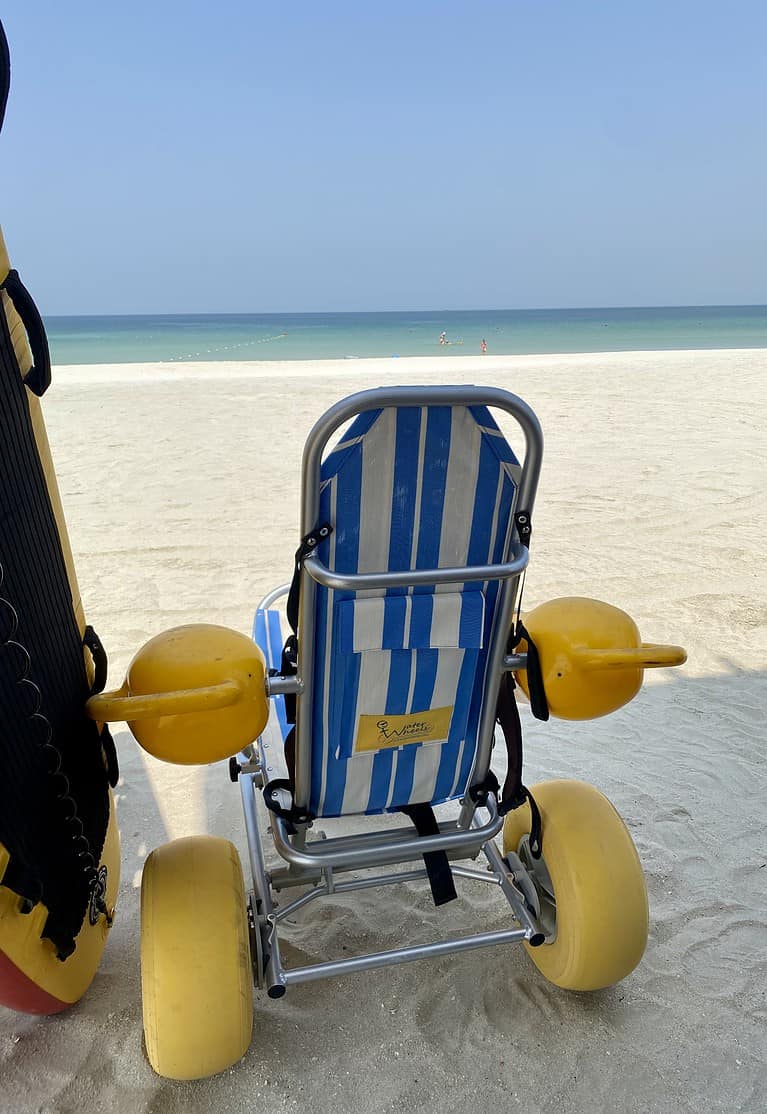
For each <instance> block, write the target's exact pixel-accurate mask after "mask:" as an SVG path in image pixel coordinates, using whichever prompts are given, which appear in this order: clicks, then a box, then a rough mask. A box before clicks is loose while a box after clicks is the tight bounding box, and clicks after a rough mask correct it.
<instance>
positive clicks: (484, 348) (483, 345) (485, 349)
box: [479, 337, 487, 352]
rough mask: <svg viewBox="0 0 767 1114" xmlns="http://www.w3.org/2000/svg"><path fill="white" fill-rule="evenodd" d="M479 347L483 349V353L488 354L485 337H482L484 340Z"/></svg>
mask: <svg viewBox="0 0 767 1114" xmlns="http://www.w3.org/2000/svg"><path fill="white" fill-rule="evenodd" d="M479 347H480V348H481V349H482V351H483V352H487V341H486V340H485V338H484V337H482V340H481V341H480V342H479Z"/></svg>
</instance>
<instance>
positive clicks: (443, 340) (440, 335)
mask: <svg viewBox="0 0 767 1114" xmlns="http://www.w3.org/2000/svg"><path fill="white" fill-rule="evenodd" d="M446 340H447V335H446V334H445V333H444V332H442V333H440V334H439V343H440V344H444V343H445V341H446Z"/></svg>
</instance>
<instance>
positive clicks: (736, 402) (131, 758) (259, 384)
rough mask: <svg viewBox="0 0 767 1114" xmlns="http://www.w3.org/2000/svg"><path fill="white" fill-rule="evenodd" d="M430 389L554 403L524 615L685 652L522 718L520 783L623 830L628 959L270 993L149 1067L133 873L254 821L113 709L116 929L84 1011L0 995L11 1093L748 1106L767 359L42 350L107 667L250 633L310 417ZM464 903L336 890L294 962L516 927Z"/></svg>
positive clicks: (485, 957) (268, 1106)
mask: <svg viewBox="0 0 767 1114" xmlns="http://www.w3.org/2000/svg"><path fill="white" fill-rule="evenodd" d="M419 382H420V383H440V382H451V383H461V382H464V383H465V382H482V383H491V384H493V385H497V386H500V387H504V388H506V389H509V390H512V391H514V392H515V393H517V394H519V395H521V396H522V397H523V398H524V399H525V400H526V401H527V402H529V403H530V404H531V405H532V407H533V409H534V410H535V411H536V412H537V414H538V416H539V418H540V420H541V423H542V426H543V432H544V439H545V452H544V465H543V473H542V478H541V485H540V489H539V496H538V505H537V508H536V514H535V517H534V534H533V546H532V556H531V564H530V569H529V572H528V575H527V584H526V589H525V606H526V607H531V606H534V605H535V604H536V603H540V602H542V601H544V600H545V599H548V598H551V597H555V596H560V595H592V596H596V597H598V598H601V599H605V600H608V601H610V602H612V603H614V604H617V605H618V606H620V607H622V608H624V609H625V610H627V611H629V612H630V613H631V614H632V615H633V617H634V618H635V619H636V621H637V623H638V625H639V628H640V630H641V632H642V635H643V637H644V638H645V640H647V641H657V642H674V643H680V644H682V645H684V646H686V648H687V650H688V654H689V661H688V664H687V665H686V667H684V668H683V669H680V670H675V671H654V672H652V673H651V674H650V675H649V676H648V678H647V684H646V686H645V688H644V689H643V691H642V692H641V693H640V695H639V697H638V698H637V699H636V700H635V701H634V702H633V703H632V704H630V705H629V706H628V707H626V708H624V709H622V710H621V711H619V712H618V713H616V714H615V715H613V716H610V717H607V718H605V719H601V720H597V721H593V722H587V723H564V722H561V721H556V720H552V721H550V722H549V723H547V724H542V723H539V722H537V721H535V720H533V719H532V717H531V716H530V715H529V713H528V711H527V709H523V727H524V729H525V743H526V774H527V780H528V783H534V782H535V781H538V780H542V779H546V778H550V777H577V778H582V779H583V780H585V781H590V782H593V783H594V784H595V785H596V786H597V787H598V788H599V789H601V790H602V791H603V792H604V793H606V794H607V796H608V797H609V798H610V799H611V800H612V801H613V802H614V804H615V805H616V807H617V809H618V811H619V812H620V813H621V814H622V816H623V817H624V819H625V820H626V822H627V824H628V826H629V828H630V830H631V832H632V835H633V838H634V840H635V841H636V844H637V848H638V850H639V854H640V857H641V859H642V863H643V866H644V869H645V872H646V877H647V884H648V890H649V896H650V906H651V928H650V941H649V945H648V949H647V953H646V955H645V957H644V960H643V961H642V963H641V964H640V966H639V967H638V968H637V970H636V971H635V972H634V973H633V974H632V975H631V976H630V977H629V978H628V979H626V980H625V981H624V982H623V983H621V984H620V985H619V986H617V987H615V988H613V989H610V990H605V991H601V992H598V993H595V994H589V995H586V994H567V993H566V992H564V991H560V990H558V989H557V988H555V987H553V986H550V985H549V984H548V983H546V982H545V981H544V980H543V979H542V977H541V976H539V975H538V973H537V971H536V970H535V968H534V967H533V966H532V964H531V963H530V962H529V960H528V958H527V956H526V955H525V953H524V951H523V950H522V949H521V948H516V947H509V948H506V949H491V950H486V951H482V952H473V953H469V954H466V955H464V956H460V957H451V958H447V959H438V960H433V961H425V962H423V963H421V964H417V965H407V966H401V967H393V968H388V969H384V970H381V971H378V972H374V973H372V974H366V975H353V976H349V977H347V978H346V979H343V980H332V981H320V982H316V983H310V984H307V985H306V986H303V987H297V988H294V989H291V990H290V992H289V993H288V995H287V996H286V997H285V998H284V999H282V1000H281V1001H276V1002H275V1001H270V1000H269V999H268V998H267V997H266V996H265V994H258V995H257V996H256V1020H255V1027H254V1038H253V1042H252V1045H251V1047H250V1050H249V1051H248V1053H247V1055H246V1056H245V1057H244V1059H243V1060H242V1062H240V1063H239V1064H237V1065H236V1066H235V1067H234V1068H232V1069H231V1070H229V1071H228V1072H226V1073H224V1074H223V1075H221V1076H219V1077H216V1078H214V1079H210V1080H205V1081H202V1082H199V1083H195V1084H181V1083H171V1082H168V1081H166V1080H163V1079H160V1078H159V1077H157V1076H156V1075H155V1074H154V1073H153V1072H152V1070H151V1068H150V1067H149V1065H148V1063H147V1061H146V1059H145V1056H144V1053H143V1049H142V1028H141V1002H140V977H139V928H138V926H139V886H140V878H141V868H142V863H143V861H144V859H145V857H146V855H147V854H148V852H149V851H150V850H151V849H152V848H153V847H155V846H157V845H158V844H160V843H162V842H164V841H165V840H167V839H171V838H175V837H177V836H182V835H188V834H192V833H197V832H205V831H209V832H212V833H215V834H218V835H222V836H225V837H227V838H230V839H232V840H233V841H234V842H235V843H236V844H237V846H238V848H239V849H240V853H241V854H242V855H243V858H244V857H245V848H246V841H245V834H244V827H243V824H242V818H241V809H240V803H239V795H238V793H237V790H236V787H234V786H233V785H231V783H230V781H229V778H228V775H227V771H226V767H225V764H217V765H215V766H211V767H205V768H191V767H184V768H175V767H171V766H168V765H164V764H162V763H160V762H157V761H155V760H153V759H150V758H149V757H148V756H146V755H145V754H144V753H143V752H142V751H141V750H140V749H139V747H138V745H137V744H136V743H135V742H134V741H133V740H132V738H131V736H130V735H129V734H128V732H127V730H126V729H125V728H122V729H121V730H119V731H117V732H116V738H117V743H118V751H119V757H120V764H121V780H120V784H119V786H118V789H117V800H118V817H119V824H120V829H121V833H122V840H123V852H122V883H121V893H120V902H119V906H118V915H117V920H116V923H115V927H114V929H113V931H112V934H111V936H110V940H109V943H108V947H107V950H106V953H105V956H104V961H103V963H102V966H101V969H100V971H99V974H98V975H97V977H96V980H95V982H94V984H93V986H92V988H91V990H90V991H89V993H88V994H87V995H86V997H85V998H84V999H83V1001H82V1002H81V1003H80V1004H78V1005H77V1006H76V1007H75V1008H73V1009H72V1010H71V1011H69V1012H68V1013H65V1014H62V1015H59V1016H56V1017H53V1018H48V1019H37V1018H32V1017H25V1016H22V1015H16V1014H12V1013H10V1012H8V1011H5V1010H3V1009H2V1008H0V1080H1V1082H0V1110H2V1111H4V1112H5V1111H7V1112H9V1114H10V1112H15V1114H26V1112H32V1111H40V1112H45V1114H52V1112H57V1114H69V1112H74V1111H76V1110H77V1111H80V1110H82V1109H84V1108H87V1107H91V1106H93V1105H94V1104H95V1106H96V1108H97V1109H108V1110H110V1111H111V1112H112V1114H123V1112H125V1114H128V1112H131V1114H133V1112H139V1111H146V1112H152V1114H166V1112H167V1114H169V1112H174V1114H175V1112H178V1114H180V1112H182V1111H187V1110H195V1111H214V1110H226V1111H230V1112H232V1114H234V1112H239V1111H243V1112H244V1111H250V1110H253V1111H260V1110H264V1111H269V1112H270V1114H280V1112H282V1111H292V1110H300V1109H304V1110H311V1111H317V1112H325V1111H338V1112H346V1111H353V1112H358V1114H372V1112H376V1114H379V1112H380V1114H383V1112H387V1111H392V1112H393V1111H400V1110H409V1111H439V1112H440V1114H464V1112H465V1111H467V1110H470V1109H472V1108H474V1109H477V1110H478V1111H485V1110H491V1109H498V1110H507V1109H516V1108H519V1109H521V1110H527V1111H530V1112H536V1111H540V1112H556V1114H566V1112H570V1111H573V1112H575V1111H578V1112H586V1111H589V1112H591V1111H621V1112H637V1114H639V1112H646V1111H658V1112H660V1111H663V1112H665V1111H669V1112H671V1111H673V1112H674V1114H681V1112H683V1111H684V1112H687V1111H689V1112H691V1114H692V1112H695V1114H698V1112H700V1111H701V1110H703V1109H705V1110H707V1111H730V1112H735V1111H754V1112H756V1111H762V1110H764V1109H765V1108H767V1051H765V1050H766V1049H767V1039H766V1038H767V1001H766V1000H765V993H766V992H767V929H766V928H765V925H766V924H767V838H766V837H765V830H766V828H767V823H766V821H767V803H766V802H767V746H766V745H765V727H764V724H765V708H767V575H766V574H765V562H764V545H765V538H767V503H766V502H765V496H764V487H765V479H767V473H766V469H765V460H766V459H767V436H766V435H765V431H764V414H765V403H766V402H767V351H765V350H753V349H752V350H733V351H698V352H694V351H686V352H643V353H635V352H626V353H618V354H605V353H601V354H598V355H574V356H568V355H556V356H534V357H524V356H517V357H513V356H512V357H494V356H486V357H484V358H480V357H478V358H476V359H475V358H460V359H450V358H447V359H440V358H434V359H431V358H422V359H415V358H413V359H406V358H402V359H381V360H344V361H323V362H316V363H303V364H302V363H295V362H290V363H249V364H246V363H242V364H238V363H210V364H202V363H200V364H194V363H187V364H178V363H174V364H154V365H132V364H122V365H109V366H96V367H93V366H89V367H85V366H83V367H61V368H57V369H54V384H53V387H52V388H51V390H50V391H49V392H48V394H47V395H46V398H45V402H44V405H45V414H46V420H47V423H48V431H49V436H50V440H51V446H52V451H53V455H54V460H55V462H56V466H57V472H58V476H59V482H60V486H61V492H62V498H63V502H64V507H65V511H66V513H67V517H68V524H69V530H70V535H71V541H72V546H73V550H74V553H75V557H76V561H77V569H78V575H79V579H80V585H81V590H82V594H83V598H84V602H85V606H86V614H87V616H88V620H89V622H90V623H92V624H93V625H94V627H95V628H96V629H97V630H98V632H99V634H100V635H101V638H102V640H103V642H104V644H105V646H106V647H107V650H108V652H109V654H110V682H112V683H114V684H119V683H120V681H121V680H122V677H123V674H124V670H125V668H126V666H127V664H128V662H129V661H130V659H131V657H132V655H133V654H134V653H135V651H136V650H137V649H138V647H139V646H140V645H141V644H142V643H143V642H144V641H145V640H146V639H147V638H149V637H151V636H152V635H154V634H156V633H158V632H159V631H161V630H163V629H164V628H166V627H170V626H175V625H178V624H180V623H184V622H191V621H203V622H215V623H224V624H227V625H229V626H232V627H234V628H236V629H238V630H241V631H244V632H250V629H251V625H252V617H253V611H254V607H255V604H256V602H257V601H258V600H259V598H260V597H261V596H262V595H263V594H264V593H265V592H266V591H268V590H269V589H270V588H272V587H274V586H275V585H277V584H279V583H282V582H284V581H286V580H288V579H289V578H290V574H291V570H292V555H293V552H294V550H295V547H296V544H297V538H298V495H299V489H298V483H299V466H300V457H301V449H302V445H303V442H304V439H305V437H306V434H307V432H308V430H309V429H310V427H311V425H312V424H313V422H314V421H315V420H316V419H317V418H318V417H319V416H320V414H321V413H322V412H323V411H324V410H325V409H326V408H327V406H329V405H330V404H331V403H333V402H335V401H336V400H337V399H339V398H341V397H343V396H344V395H346V394H349V393H352V392H353V391H355V390H358V389H362V388H365V387H372V386H377V385H379V384H393V383H419ZM497 761H498V767H499V769H502V768H503V757H502V755H501V754H498V755H497ZM459 894H460V896H459V900H458V901H456V902H454V903H452V905H451V906H448V907H447V908H446V909H441V910H438V909H435V908H434V906H433V905H432V904H431V902H430V900H429V897H428V893H426V892H424V891H423V889H422V888H420V887H418V886H416V885H405V886H402V887H397V888H396V890H394V889H393V890H389V891H386V893H385V896H384V898H383V900H382V895H381V893H380V892H378V893H377V892H376V891H373V890H366V891H362V892H361V893H359V894H357V895H341V896H337V897H336V898H334V899H333V900H332V902H331V901H329V902H327V903H326V904H324V905H320V904H318V905H315V906H310V907H309V908H308V909H307V910H305V911H303V912H302V913H300V914H299V915H298V916H297V918H296V924H295V926H291V929H290V932H291V935H290V940H291V944H290V946H289V947H288V948H286V950H285V958H286V960H287V961H288V962H290V961H291V960H292V961H293V962H299V961H300V962H309V963H311V962H318V961H320V960H321V959H322V958H329V957H332V956H337V955H340V954H342V949H346V954H354V953H362V952H366V951H373V950H377V949H379V948H381V947H391V946H396V944H397V943H399V942H402V943H404V942H418V941H420V940H423V939H426V938H429V937H432V938H433V937H436V936H438V935H440V934H443V935H445V936H447V935H463V934H467V933H469V932H471V931H476V930H479V929H485V928H486V929H492V928H501V927H505V926H506V924H507V921H508V911H507V907H506V906H505V903H504V902H503V901H502V900H501V899H500V898H499V897H498V896H497V895H494V894H493V893H491V892H487V893H485V892H484V890H480V891H479V892H476V889H475V888H470V887H468V886H466V887H464V888H463V889H461V890H460V891H459Z"/></svg>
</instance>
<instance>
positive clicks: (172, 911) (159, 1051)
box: [141, 836, 253, 1079]
mask: <svg viewBox="0 0 767 1114" xmlns="http://www.w3.org/2000/svg"><path fill="white" fill-rule="evenodd" d="M141 990H142V997H143V1005H144V1039H145V1041H146V1051H147V1056H148V1057H149V1062H150V1064H151V1065H152V1067H153V1068H154V1070H155V1071H156V1072H157V1073H158V1075H164V1076H166V1077H167V1078H168V1079H202V1078H204V1077H205V1076H208V1075H215V1074H216V1072H220V1071H224V1070H225V1069H226V1068H228V1067H230V1066H231V1065H232V1064H234V1063H235V1062H236V1061H237V1060H239V1059H240V1057H241V1056H243V1055H244V1054H245V1052H246V1051H247V1048H248V1045H249V1044H250V1037H251V1031H252V1028H253V987H252V981H251V966H250V945H249V937H248V923H247V911H246V905H245V890H244V886H243V880H242V868H241V866H240V858H239V855H238V854H237V850H236V848H235V847H234V845H233V844H231V843H229V842H228V840H225V839H218V838H217V837H215V836H192V837H190V838H187V839H176V840H173V842H172V843H166V844H164V845H163V846H162V847H158V848H157V850H156V851H153V852H152V854H151V855H150V856H149V858H148V859H147V861H146V864H145V866H144V874H143V877H142V880H141Z"/></svg>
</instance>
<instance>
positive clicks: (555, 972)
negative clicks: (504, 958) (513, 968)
mask: <svg viewBox="0 0 767 1114" xmlns="http://www.w3.org/2000/svg"><path fill="white" fill-rule="evenodd" d="M531 792H532V794H533V796H534V797H535V801H536V803H537V805H538V807H539V809H540V812H541V819H542V822H543V869H542V870H541V871H540V880H543V881H542V882H540V884H541V887H542V888H541V896H542V905H543V906H544V908H545V907H546V906H547V905H548V907H549V913H551V912H555V917H554V926H555V927H554V932H553V933H551V935H549V937H548V940H547V942H546V943H544V944H542V945H540V946H539V947H537V948H532V947H530V946H529V945H527V944H526V945H525V946H526V947H527V951H528V954H529V956H530V958H531V959H532V961H533V963H534V964H535V966H536V967H537V968H538V970H539V971H540V972H541V974H542V975H544V977H545V978H547V979H548V980H549V982H552V983H554V984H555V985H556V986H561V987H563V988H564V989H566V990H599V989H600V988H601V987H605V986H612V985H613V984H614V983H616V982H619V981H620V979H622V978H625V976H626V975H628V974H629V973H630V972H631V971H633V970H634V968H635V967H636V965H637V963H639V960H640V959H641V958H642V955H643V953H644V950H645V946H646V944H647V931H648V908H647V889H646V887H645V881H644V876H643V874H642V867H641V864H640V862H639V856H638V855H637V852H636V848H635V846H634V842H633V840H632V838H631V836H630V834H629V831H628V829H627V827H626V825H625V824H624V823H623V820H622V819H621V818H620V816H619V815H618V813H617V812H616V811H615V808H614V807H613V806H612V805H611V804H610V802H609V801H608V799H607V797H605V796H604V795H603V794H602V793H600V792H599V790H597V789H595V788H594V786H593V785H587V784H586V783H585V782H582V781H564V780H563V781H545V782H541V783H540V784H539V785H534V786H532V788H531ZM530 826H531V817H530V806H529V805H527V804H525V805H524V806H523V807H522V808H518V809H515V811H514V812H511V813H509V815H508V816H507V817H506V821H505V823H504V827H503V853H504V855H506V854H508V853H509V852H512V851H513V852H518V853H519V852H520V850H521V852H522V856H521V857H522V858H523V860H525V859H527V861H530V862H531V863H532V868H533V871H535V863H534V861H533V860H530V859H529V856H528V855H526V854H525V851H526V847H525V844H526V838H525V837H526V836H528V835H529V833H530ZM546 872H548V875H547V874H546ZM540 880H539V881H540ZM534 881H535V876H534ZM546 890H553V908H552V903H551V901H550V896H551V895H550V894H549V895H547V894H546V892H545V891H546Z"/></svg>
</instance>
